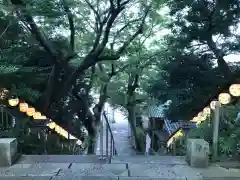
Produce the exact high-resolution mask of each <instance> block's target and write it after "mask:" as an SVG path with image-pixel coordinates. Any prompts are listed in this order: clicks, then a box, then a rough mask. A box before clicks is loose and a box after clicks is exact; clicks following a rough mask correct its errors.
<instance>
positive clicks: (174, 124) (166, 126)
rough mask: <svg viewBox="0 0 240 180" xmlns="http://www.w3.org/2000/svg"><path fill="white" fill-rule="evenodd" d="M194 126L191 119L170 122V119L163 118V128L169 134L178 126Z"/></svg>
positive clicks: (184, 127) (188, 127)
mask: <svg viewBox="0 0 240 180" xmlns="http://www.w3.org/2000/svg"><path fill="white" fill-rule="evenodd" d="M195 127H196V124H195V123H193V122H191V121H183V120H179V121H176V122H172V121H171V120H168V119H164V126H163V128H164V129H165V130H166V131H167V132H168V134H169V135H171V134H173V133H174V132H176V131H177V130H178V129H179V128H182V129H191V128H195Z"/></svg>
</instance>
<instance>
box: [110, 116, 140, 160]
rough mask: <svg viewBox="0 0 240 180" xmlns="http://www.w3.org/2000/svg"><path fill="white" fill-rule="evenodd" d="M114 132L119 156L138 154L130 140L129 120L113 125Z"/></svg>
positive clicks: (117, 121)
mask: <svg viewBox="0 0 240 180" xmlns="http://www.w3.org/2000/svg"><path fill="white" fill-rule="evenodd" d="M111 126H112V131H113V135H114V140H115V144H116V149H117V152H118V155H133V154H136V152H135V150H134V149H133V147H132V145H131V143H130V139H129V126H128V121H127V120H116V122H115V123H113V124H112V125H111Z"/></svg>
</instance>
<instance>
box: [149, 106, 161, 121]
mask: <svg viewBox="0 0 240 180" xmlns="http://www.w3.org/2000/svg"><path fill="white" fill-rule="evenodd" d="M148 117H155V118H160V117H164V114H163V109H162V107H161V106H157V105H153V106H149V108H148Z"/></svg>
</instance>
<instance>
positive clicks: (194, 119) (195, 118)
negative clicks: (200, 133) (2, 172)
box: [192, 116, 201, 122]
mask: <svg viewBox="0 0 240 180" xmlns="http://www.w3.org/2000/svg"><path fill="white" fill-rule="evenodd" d="M198 121H201V119H200V118H199V117H198V116H195V117H194V118H193V119H192V122H198Z"/></svg>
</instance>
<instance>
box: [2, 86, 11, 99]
mask: <svg viewBox="0 0 240 180" xmlns="http://www.w3.org/2000/svg"><path fill="white" fill-rule="evenodd" d="M8 94H9V91H8V90H7V89H6V88H1V89H0V100H5V99H6V98H7V97H8Z"/></svg>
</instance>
